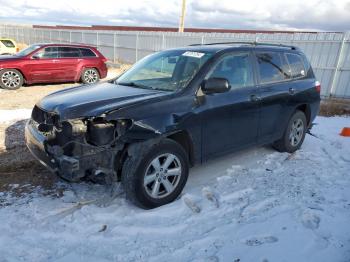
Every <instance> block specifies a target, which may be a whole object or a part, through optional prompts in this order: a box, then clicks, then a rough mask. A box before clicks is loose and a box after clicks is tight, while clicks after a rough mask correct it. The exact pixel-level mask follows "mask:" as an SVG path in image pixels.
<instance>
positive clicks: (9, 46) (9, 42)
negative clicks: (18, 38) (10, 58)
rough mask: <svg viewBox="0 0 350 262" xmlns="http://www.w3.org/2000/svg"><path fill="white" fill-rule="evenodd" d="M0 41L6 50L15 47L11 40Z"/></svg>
mask: <svg viewBox="0 0 350 262" xmlns="http://www.w3.org/2000/svg"><path fill="white" fill-rule="evenodd" d="M0 41H1V43H2V44H3V45H4V46H6V47H8V48H13V47H15V44H14V43H13V42H12V41H11V40H0Z"/></svg>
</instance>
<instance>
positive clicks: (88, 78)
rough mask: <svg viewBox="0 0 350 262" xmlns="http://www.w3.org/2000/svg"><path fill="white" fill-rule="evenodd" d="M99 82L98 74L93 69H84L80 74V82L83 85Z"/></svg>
mask: <svg viewBox="0 0 350 262" xmlns="http://www.w3.org/2000/svg"><path fill="white" fill-rule="evenodd" d="M99 80H100V74H99V73H98V71H97V69H95V68H86V69H84V71H83V73H82V74H81V81H82V82H83V83H84V84H95V83H97V82H98V81H99Z"/></svg>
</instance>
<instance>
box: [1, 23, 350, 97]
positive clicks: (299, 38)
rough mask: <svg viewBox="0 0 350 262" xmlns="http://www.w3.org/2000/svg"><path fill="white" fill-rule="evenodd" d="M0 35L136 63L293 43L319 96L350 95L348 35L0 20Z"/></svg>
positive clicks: (349, 37) (116, 60)
mask: <svg viewBox="0 0 350 262" xmlns="http://www.w3.org/2000/svg"><path fill="white" fill-rule="evenodd" d="M0 37H9V38H13V39H14V40H16V41H17V42H19V43H25V44H34V43H52V42H54V43H83V44H89V45H93V46H96V47H97V48H98V49H99V50H100V51H101V52H102V53H103V54H104V55H105V56H106V57H107V58H108V59H110V60H112V61H114V62H121V63H134V62H136V61H138V60H139V59H141V58H143V57H145V56H146V55H149V54H152V53H154V52H157V51H160V50H164V49H168V48H174V47H180V46H186V45H190V44H206V43H214V42H230V41H258V42H270V43H280V44H289V45H294V46H297V47H299V48H301V49H302V50H303V52H304V53H305V54H306V56H307V57H308V58H309V60H310V62H311V64H312V67H313V69H314V71H315V74H316V76H317V78H318V80H319V81H320V82H321V84H322V93H321V95H322V97H335V98H350V33H349V32H348V33H330V32H322V33H321V32H320V33H273V34H271V33H256V34H255V33H254V34H253V33H176V32H135V31H133V32H128V31H101V30H98V31H97V30H96V31H93V30H61V29H36V28H35V29H34V28H32V27H31V26H22V25H21V26H19V25H7V24H0Z"/></svg>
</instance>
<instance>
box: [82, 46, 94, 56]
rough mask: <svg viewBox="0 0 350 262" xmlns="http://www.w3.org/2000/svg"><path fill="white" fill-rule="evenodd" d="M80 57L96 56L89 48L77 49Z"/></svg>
mask: <svg viewBox="0 0 350 262" xmlns="http://www.w3.org/2000/svg"><path fill="white" fill-rule="evenodd" d="M79 50H80V52H81V56H82V57H96V54H95V53H94V52H93V51H92V50H91V49H89V48H79Z"/></svg>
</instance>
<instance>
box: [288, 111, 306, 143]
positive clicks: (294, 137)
mask: <svg viewBox="0 0 350 262" xmlns="http://www.w3.org/2000/svg"><path fill="white" fill-rule="evenodd" d="M303 135H304V123H303V121H302V120H301V119H300V118H298V119H295V120H294V121H293V124H292V126H291V129H290V133H289V142H290V144H291V145H292V146H294V147H295V146H297V145H298V144H299V143H300V141H301V140H302V138H303Z"/></svg>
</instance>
